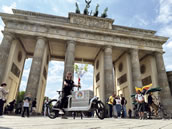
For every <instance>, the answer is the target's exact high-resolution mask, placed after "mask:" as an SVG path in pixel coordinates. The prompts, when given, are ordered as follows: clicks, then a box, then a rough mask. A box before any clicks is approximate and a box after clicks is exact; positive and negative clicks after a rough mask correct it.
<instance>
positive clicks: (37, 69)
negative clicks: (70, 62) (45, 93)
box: [26, 37, 46, 98]
mask: <svg viewBox="0 0 172 129" xmlns="http://www.w3.org/2000/svg"><path fill="white" fill-rule="evenodd" d="M45 47H46V39H45V38H43V37H38V38H37V42H36V46H35V51H34V55H33V60H32V65H31V70H30V73H29V79H28V82H27V88H26V95H27V94H28V93H29V92H30V93H31V97H32V98H36V96H37V91H38V87H39V83H40V78H41V70H42V63H43V55H44V50H45Z"/></svg>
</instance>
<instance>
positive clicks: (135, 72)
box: [130, 49, 142, 91]
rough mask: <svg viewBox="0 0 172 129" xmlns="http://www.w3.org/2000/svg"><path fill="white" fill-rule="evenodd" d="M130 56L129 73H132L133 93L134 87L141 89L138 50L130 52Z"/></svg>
mask: <svg viewBox="0 0 172 129" xmlns="http://www.w3.org/2000/svg"><path fill="white" fill-rule="evenodd" d="M130 56H131V73H132V89H131V90H132V91H135V87H140V88H141V87H142V82H141V73H140V62H139V53H138V49H131V50H130Z"/></svg>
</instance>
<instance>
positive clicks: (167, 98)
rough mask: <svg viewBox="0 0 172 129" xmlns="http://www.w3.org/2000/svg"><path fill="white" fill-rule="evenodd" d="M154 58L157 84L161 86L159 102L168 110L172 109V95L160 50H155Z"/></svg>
mask: <svg viewBox="0 0 172 129" xmlns="http://www.w3.org/2000/svg"><path fill="white" fill-rule="evenodd" d="M155 60H156V66H157V72H158V86H160V87H161V88H162V91H161V92H160V100H161V103H162V104H163V105H164V106H165V107H166V108H168V107H169V109H170V110H172V101H171V99H172V97H171V94H170V89H169V84H168V79H167V73H166V70H165V66H164V61H163V56H162V53H160V52H155Z"/></svg>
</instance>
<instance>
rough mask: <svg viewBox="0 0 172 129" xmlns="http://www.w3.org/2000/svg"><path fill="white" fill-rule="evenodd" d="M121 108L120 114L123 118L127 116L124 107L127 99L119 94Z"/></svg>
mask: <svg viewBox="0 0 172 129" xmlns="http://www.w3.org/2000/svg"><path fill="white" fill-rule="evenodd" d="M120 96H121V108H122V116H121V117H123V118H126V117H127V109H126V104H127V100H126V99H125V97H123V95H122V94H121V95H120Z"/></svg>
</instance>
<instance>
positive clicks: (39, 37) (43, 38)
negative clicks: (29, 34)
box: [36, 36, 47, 41]
mask: <svg viewBox="0 0 172 129" xmlns="http://www.w3.org/2000/svg"><path fill="white" fill-rule="evenodd" d="M36 39H37V40H39V39H42V40H44V41H47V38H45V37H42V36H38V37H36Z"/></svg>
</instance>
